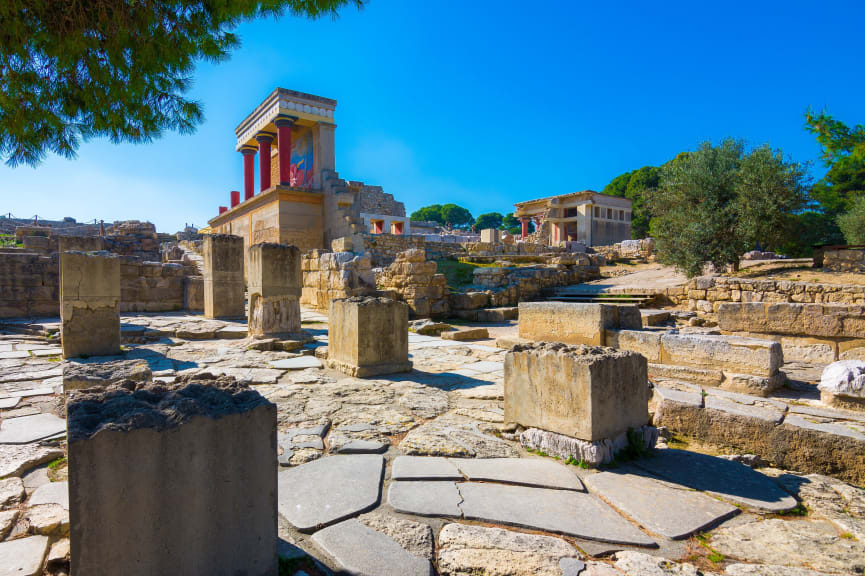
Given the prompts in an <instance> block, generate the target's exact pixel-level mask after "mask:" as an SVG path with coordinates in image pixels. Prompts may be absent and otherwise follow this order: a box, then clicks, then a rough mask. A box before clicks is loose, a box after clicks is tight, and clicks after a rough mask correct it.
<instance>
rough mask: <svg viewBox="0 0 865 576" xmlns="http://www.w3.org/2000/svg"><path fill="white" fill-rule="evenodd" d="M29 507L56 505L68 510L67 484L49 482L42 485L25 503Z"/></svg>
mask: <svg viewBox="0 0 865 576" xmlns="http://www.w3.org/2000/svg"><path fill="white" fill-rule="evenodd" d="M27 504H28V505H30V506H36V505H37V504H58V505H60V506H62V507H63V508H65V509H66V510H69V482H49V483H48V484H43V485H42V486H40V487H39V488H37V489H36V491H35V492H34V493H33V495H32V496H31V497H30V501H29V502H28V503H27Z"/></svg>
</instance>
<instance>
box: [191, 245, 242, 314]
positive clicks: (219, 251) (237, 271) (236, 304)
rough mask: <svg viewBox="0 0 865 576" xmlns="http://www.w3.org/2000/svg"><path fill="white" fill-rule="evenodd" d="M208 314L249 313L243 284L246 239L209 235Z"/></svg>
mask: <svg viewBox="0 0 865 576" xmlns="http://www.w3.org/2000/svg"><path fill="white" fill-rule="evenodd" d="M202 248H203V252H204V315H205V316H206V317H207V318H236V317H240V316H244V315H245V313H246V309H245V304H246V302H245V299H244V294H243V292H244V287H243V238H241V237H240V236H231V235H230V234H205V235H204V243H203V246H202Z"/></svg>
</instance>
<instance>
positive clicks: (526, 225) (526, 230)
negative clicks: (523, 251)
mask: <svg viewBox="0 0 865 576" xmlns="http://www.w3.org/2000/svg"><path fill="white" fill-rule="evenodd" d="M520 224H522V226H523V234H522V236H520V238H523V239H525V237H526V236H528V235H529V220H528V218H520Z"/></svg>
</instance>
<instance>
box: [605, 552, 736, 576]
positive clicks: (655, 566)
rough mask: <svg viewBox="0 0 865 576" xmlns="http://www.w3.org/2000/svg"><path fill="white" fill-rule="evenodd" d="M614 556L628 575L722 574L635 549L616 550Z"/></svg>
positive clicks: (619, 566)
mask: <svg viewBox="0 0 865 576" xmlns="http://www.w3.org/2000/svg"><path fill="white" fill-rule="evenodd" d="M613 558H614V559H615V561H616V568H618V569H619V570H621V571H622V572H624V573H625V574H626V575H627V576H720V574H717V573H715V572H704V571H702V570H698V569H697V567H696V566H694V565H693V564H688V563H687V562H685V563H682V564H677V563H676V562H671V561H670V560H667V559H666V558H659V557H657V556H650V555H649V554H644V553H642V552H635V551H633V550H624V551H622V552H616V554H615V556H613Z"/></svg>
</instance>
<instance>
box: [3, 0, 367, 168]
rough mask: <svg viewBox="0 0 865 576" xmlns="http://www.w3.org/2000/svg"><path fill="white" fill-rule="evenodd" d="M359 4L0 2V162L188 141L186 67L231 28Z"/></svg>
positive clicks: (196, 109)
mask: <svg viewBox="0 0 865 576" xmlns="http://www.w3.org/2000/svg"><path fill="white" fill-rule="evenodd" d="M364 1H365V0H260V1H252V2H250V1H245V0H140V1H135V2H130V1H127V0H88V1H85V2H41V1H37V0H4V1H3V2H0V78H2V81H0V158H2V159H5V161H6V163H7V164H9V165H10V166H16V165H18V164H20V163H26V164H30V165H33V166H35V165H37V164H38V163H39V162H40V161H42V159H44V157H45V155H46V153H47V152H49V151H50V152H53V153H55V154H59V155H61V156H66V157H72V156H74V155H75V152H76V150H77V148H78V145H79V142H80V140H81V139H82V138H84V139H89V138H93V137H100V136H104V137H108V138H109V139H110V140H111V141H112V142H115V143H117V142H149V141H151V140H152V139H154V138H157V137H159V136H160V135H161V134H162V132H163V131H164V130H176V131H178V132H181V133H188V132H191V131H193V130H194V129H195V127H196V125H197V124H198V123H199V122H200V121H201V119H202V116H203V115H202V109H201V105H200V104H199V103H197V102H194V101H192V100H188V99H187V98H185V96H184V94H185V93H186V92H187V91H188V89H189V87H190V84H191V82H192V72H193V70H194V67H195V64H196V62H199V61H202V60H206V61H212V62H216V61H221V60H224V59H226V58H227V57H228V55H229V53H230V52H231V50H232V49H234V48H236V47H237V46H238V45H239V44H240V39H239V38H238V37H237V35H235V34H234V33H233V32H232V30H233V29H234V28H235V27H236V26H237V25H238V24H240V23H241V22H243V21H246V20H251V19H254V18H258V17H262V16H280V15H283V14H286V13H288V14H290V15H299V16H308V17H312V18H315V17H320V16H323V15H332V16H335V15H336V12H337V10H338V9H339V8H341V7H343V6H344V5H347V4H351V5H355V6H358V7H360V6H362V5H363V3H364Z"/></svg>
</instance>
